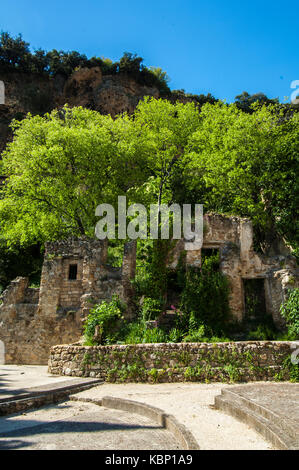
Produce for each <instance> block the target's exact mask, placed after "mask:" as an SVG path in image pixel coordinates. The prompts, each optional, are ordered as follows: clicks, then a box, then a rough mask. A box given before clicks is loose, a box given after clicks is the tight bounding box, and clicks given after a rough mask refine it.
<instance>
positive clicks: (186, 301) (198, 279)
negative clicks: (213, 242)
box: [180, 256, 229, 334]
mask: <svg viewBox="0 0 299 470" xmlns="http://www.w3.org/2000/svg"><path fill="white" fill-rule="evenodd" d="M217 263H218V258H217V257H214V256H213V257H212V256H211V257H209V258H206V259H204V261H203V263H202V268H201V269H200V268H195V267H190V268H188V270H187V272H186V280H185V287H184V289H183V292H182V296H181V305H180V309H181V310H182V311H183V312H184V314H183V315H182V316H181V319H180V320H181V322H184V320H186V318H188V317H189V318H192V324H193V325H192V329H194V328H195V327H200V325H205V326H206V328H207V331H208V332H209V334H212V333H213V334H219V333H222V331H223V329H224V327H225V324H226V323H227V321H228V318H229V303H228V295H229V286H228V281H227V279H226V277H225V276H224V275H223V274H222V273H221V272H219V271H216V267H217ZM185 326H186V325H185ZM190 326H191V325H189V328H190Z"/></svg>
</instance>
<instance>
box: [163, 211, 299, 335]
mask: <svg viewBox="0 0 299 470" xmlns="http://www.w3.org/2000/svg"><path fill="white" fill-rule="evenodd" d="M202 248H203V249H210V248H213V249H217V250H219V253H220V271H222V272H223V274H225V275H226V276H227V278H228V279H229V283H230V300H229V301H230V309H231V313H232V315H233V317H234V318H235V320H237V321H239V322H242V321H243V320H244V314H245V296H244V280H246V279H261V280H262V282H263V284H264V291H265V292H264V293H265V303H266V311H267V313H268V314H269V315H271V316H272V317H273V321H274V323H275V325H276V326H277V328H278V329H280V328H282V327H283V325H284V321H283V319H282V317H281V315H280V313H279V309H280V305H281V304H282V302H283V301H284V300H285V299H286V297H287V291H288V289H291V288H294V287H298V286H299V283H298V267H297V263H296V259H295V258H294V257H293V256H291V255H290V252H289V250H288V248H287V247H286V246H281V247H280V252H279V253H277V254H275V255H273V256H265V255H262V254H258V253H256V252H255V251H254V249H253V227H252V222H251V221H250V220H249V219H246V218H240V217H227V216H223V215H219V214H205V215H204V226H203V245H202ZM183 250H184V240H179V241H178V242H177V244H176V246H175V247H174V249H173V250H172V252H171V253H170V254H169V258H168V266H169V267H170V268H175V267H176V266H177V264H178V260H179V257H180V254H181V253H182V251H183ZM200 259H201V250H192V251H187V252H186V263H187V265H190V266H192V265H193V266H199V265H200Z"/></svg>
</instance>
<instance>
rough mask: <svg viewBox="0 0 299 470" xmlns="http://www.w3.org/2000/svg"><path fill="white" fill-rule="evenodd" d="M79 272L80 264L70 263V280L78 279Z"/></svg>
mask: <svg viewBox="0 0 299 470" xmlns="http://www.w3.org/2000/svg"><path fill="white" fill-rule="evenodd" d="M77 272H78V265H77V264H70V267H69V280H70V281H75V280H76V279H77Z"/></svg>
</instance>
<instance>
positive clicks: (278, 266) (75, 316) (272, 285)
mask: <svg viewBox="0 0 299 470" xmlns="http://www.w3.org/2000/svg"><path fill="white" fill-rule="evenodd" d="M202 248H203V249H209V248H213V249H218V250H219V252H220V270H221V271H222V272H223V273H224V274H225V275H226V276H227V277H228V279H229V282H230V293H231V294H230V308H231V312H232V315H233V317H234V318H235V320H237V321H239V322H242V321H243V319H244V314H245V300H244V297H245V296H244V281H245V280H246V279H261V280H262V282H263V288H264V294H265V304H266V310H267V312H268V313H269V314H270V315H272V317H273V320H274V322H275V324H276V326H277V327H278V328H281V327H282V326H283V320H282V318H281V316H280V313H279V308H280V305H281V303H282V302H283V301H284V300H285V299H286V296H287V291H288V289H289V288H293V287H296V286H298V271H297V269H296V262H295V258H294V257H292V256H291V255H290V254H289V252H288V250H287V248H286V247H282V248H281V250H280V253H278V254H276V255H273V256H271V257H266V256H263V255H260V254H257V253H255V252H254V249H253V230H252V224H251V222H250V220H248V219H243V218H239V217H227V216H222V215H218V214H206V215H205V216H204V238H203V247H202ZM107 249H108V245H107V242H106V241H99V240H93V239H84V238H82V239H69V240H64V241H60V242H54V243H48V244H47V245H46V252H45V258H44V264H43V269H42V276H41V285H40V288H39V289H33V288H30V287H29V286H28V279H26V278H20V277H19V278H17V279H15V280H14V281H13V282H12V283H11V284H10V285H9V286H8V288H7V289H6V291H5V292H4V293H3V295H2V304H1V306H0V341H1V350H2V356H3V348H4V349H5V361H6V362H7V363H16V364H46V363H47V360H48V355H49V349H50V348H51V346H53V345H55V344H66V343H74V342H77V341H79V339H80V337H81V335H82V322H83V321H84V319H85V318H86V316H87V315H88V313H89V310H90V308H91V307H92V306H93V305H94V304H96V303H100V302H101V301H103V300H110V299H111V297H112V295H113V294H118V295H119V296H120V298H121V299H123V300H124V302H125V303H126V305H127V310H126V319H127V320H129V321H130V320H132V319H133V317H134V305H133V301H132V300H133V290H132V284H131V280H132V279H133V278H134V276H135V268H136V242H135V241H131V242H128V243H127V244H126V245H125V248H124V257H123V264H122V267H121V268H115V267H112V266H109V265H107ZM183 250H184V240H179V241H178V242H177V243H176V245H175V247H174V248H173V250H172V252H171V253H170V254H169V258H168V260H167V264H168V266H169V267H170V268H173V269H175V268H176V266H177V263H178V260H179V257H180V254H181V253H182V251H183ZM186 263H187V265H195V266H200V263H201V250H193V251H187V252H186Z"/></svg>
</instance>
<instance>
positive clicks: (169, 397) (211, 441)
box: [76, 383, 272, 450]
mask: <svg viewBox="0 0 299 470" xmlns="http://www.w3.org/2000/svg"><path fill="white" fill-rule="evenodd" d="M224 387H235V386H234V385H227V384H222V383H217V384H199V383H196V384H195V383H184V384H178V383H175V384H155V385H149V384H103V385H100V386H97V387H93V388H91V389H89V390H86V391H84V392H81V393H78V394H76V397H81V398H98V399H99V398H101V397H103V396H113V397H120V398H127V399H130V400H136V401H141V402H144V403H148V404H149V405H153V406H156V407H158V408H161V409H163V410H164V411H165V412H167V413H170V414H172V415H174V416H175V417H176V418H177V420H178V421H179V422H181V423H182V424H184V425H185V426H186V427H187V428H188V429H189V430H190V431H191V432H192V434H193V436H194V437H195V439H196V440H197V442H198V444H199V446H200V448H201V449H213V450H214V449H215V450H219V449H226V450H244V449H245V450H246V449H248V450H264V449H272V446H271V444H269V443H268V442H266V441H265V440H264V439H263V438H262V437H261V436H260V435H259V434H258V433H256V432H255V431H254V430H252V429H251V428H249V426H247V425H246V424H243V423H241V422H239V421H237V420H236V419H235V418H233V417H231V416H229V415H227V414H225V413H223V412H221V411H218V410H215V409H213V404H214V398H215V396H216V395H220V393H221V389H222V388H224Z"/></svg>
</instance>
